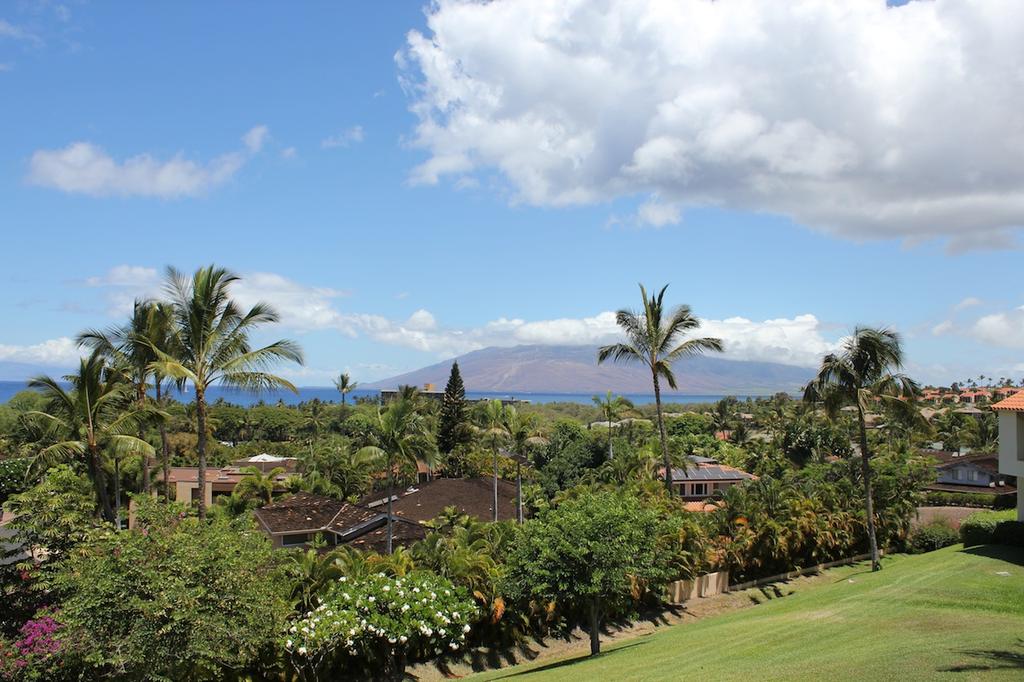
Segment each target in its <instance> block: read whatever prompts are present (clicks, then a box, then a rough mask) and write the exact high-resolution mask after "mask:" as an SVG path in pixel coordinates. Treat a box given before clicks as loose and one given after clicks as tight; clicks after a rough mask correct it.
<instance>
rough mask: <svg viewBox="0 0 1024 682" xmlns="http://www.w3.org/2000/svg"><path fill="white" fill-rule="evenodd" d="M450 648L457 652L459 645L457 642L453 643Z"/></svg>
mask: <svg viewBox="0 0 1024 682" xmlns="http://www.w3.org/2000/svg"><path fill="white" fill-rule="evenodd" d="M448 646H450V647H451V648H452V651H455V650H456V649H458V648H459V645H458V644H456V643H455V642H452V643H451V644H449V645H448Z"/></svg>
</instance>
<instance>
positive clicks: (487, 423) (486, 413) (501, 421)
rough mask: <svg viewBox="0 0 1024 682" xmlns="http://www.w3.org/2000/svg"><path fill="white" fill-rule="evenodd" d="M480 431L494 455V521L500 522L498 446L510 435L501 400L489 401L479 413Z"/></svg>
mask: <svg viewBox="0 0 1024 682" xmlns="http://www.w3.org/2000/svg"><path fill="white" fill-rule="evenodd" d="M478 419H479V422H480V431H481V432H482V433H483V434H484V435H485V436H486V437H487V439H488V440H489V441H490V443H491V453H492V454H493V455H494V500H493V502H494V508H493V510H492V514H493V520H495V521H497V520H498V444H499V443H500V442H501V441H502V440H503V439H504V438H505V436H506V435H508V431H507V430H506V429H505V405H504V403H502V402H501V401H500V400H497V399H495V400H489V401H487V403H486V404H485V405H484V409H483V410H481V411H480V412H479V413H478Z"/></svg>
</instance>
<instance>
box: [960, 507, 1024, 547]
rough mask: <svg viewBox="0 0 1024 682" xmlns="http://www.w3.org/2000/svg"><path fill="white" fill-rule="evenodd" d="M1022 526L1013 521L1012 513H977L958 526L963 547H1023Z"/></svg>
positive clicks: (1009, 511) (1008, 511)
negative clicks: (1001, 545)
mask: <svg viewBox="0 0 1024 682" xmlns="http://www.w3.org/2000/svg"><path fill="white" fill-rule="evenodd" d="M1022 526H1024V524H1022V523H1021V522H1019V521H1016V520H1014V512H1013V511H1012V510H1007V511H1005V512H977V513H975V514H971V515H970V516H968V517H967V518H966V519H964V521H963V523H961V524H960V539H961V540H962V541H963V543H964V545H965V546H967V547H970V546H972V545H991V544H1005V545H1018V546H1021V547H1024V530H1022V528H1021V527H1022Z"/></svg>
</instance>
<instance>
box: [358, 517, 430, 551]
mask: <svg viewBox="0 0 1024 682" xmlns="http://www.w3.org/2000/svg"><path fill="white" fill-rule="evenodd" d="M386 519H387V516H386V515H383V514H382V515H381V520H382V521H386ZM429 530H430V529H429V528H427V527H426V526H424V525H423V524H420V523H416V522H414V521H406V520H405V519H401V518H398V517H397V516H396V517H395V521H394V523H393V524H392V526H391V533H392V535H391V542H392V545H393V546H396V547H397V546H400V545H411V544H412V543H414V542H416V541H417V540H422V539H423V538H425V537H426V536H427V532H428V531H429ZM387 532H388V531H387V525H386V523H381V524H380V525H379V526H377V527H376V528H374V529H373V530H371V531H369V532H366V533H363V534H362V535H360V536H359V537H357V538H355V539H353V540H350V541H349V542H348V543H347V544H348V546H349V547H354V548H355V549H360V550H363V551H369V552H383V551H384V550H385V549H386V548H387Z"/></svg>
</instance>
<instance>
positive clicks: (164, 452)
mask: <svg viewBox="0 0 1024 682" xmlns="http://www.w3.org/2000/svg"><path fill="white" fill-rule="evenodd" d="M156 403H157V405H160V381H159V379H158V380H157V382H156ZM160 461H161V462H162V463H163V470H164V500H166V501H168V502H169V501H170V500H171V491H170V489H169V487H168V486H170V483H169V481H170V480H171V447H170V443H168V442H167V425H166V424H164V422H163V420H161V421H160Z"/></svg>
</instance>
